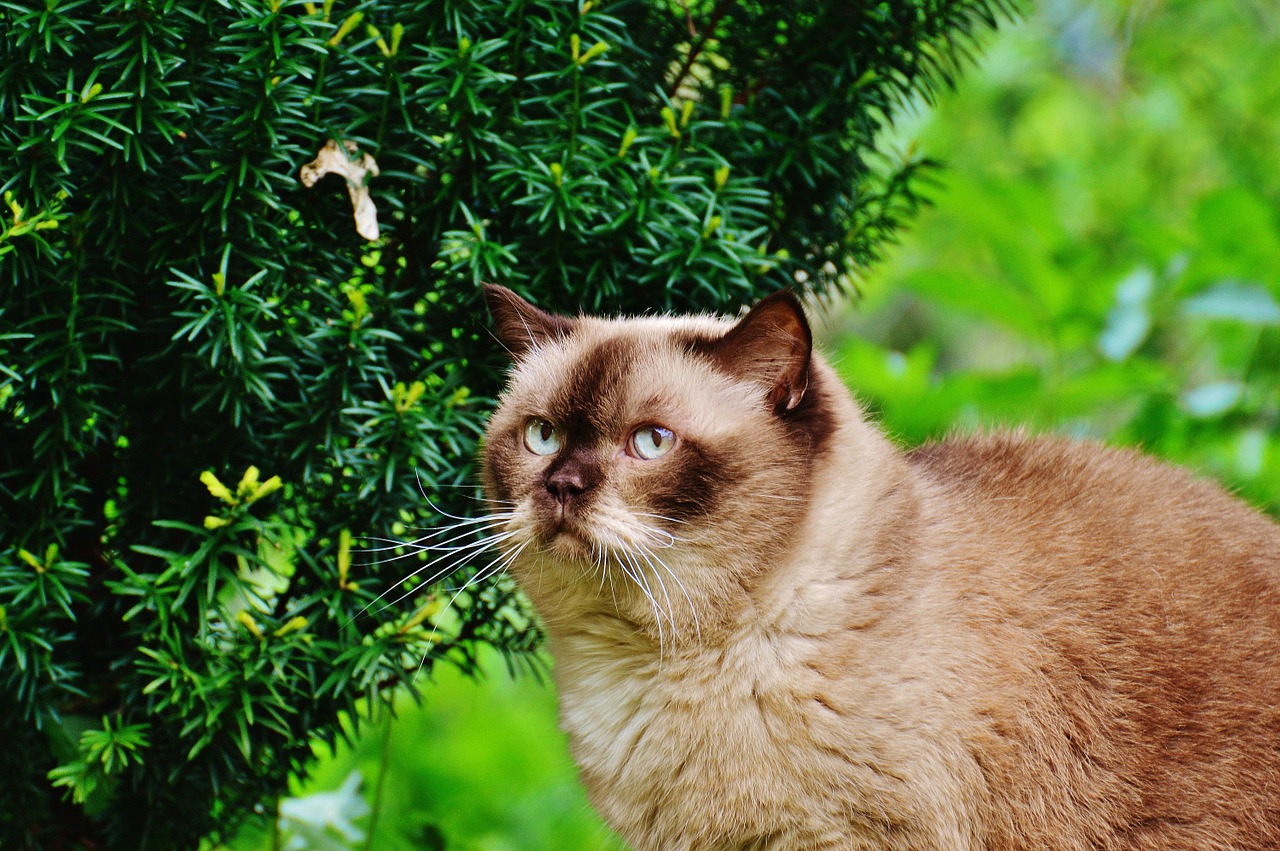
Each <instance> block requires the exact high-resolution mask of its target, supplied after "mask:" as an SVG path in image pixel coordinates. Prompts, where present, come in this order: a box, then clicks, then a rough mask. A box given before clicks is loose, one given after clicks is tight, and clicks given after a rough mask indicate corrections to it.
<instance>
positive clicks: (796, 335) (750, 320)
mask: <svg viewBox="0 0 1280 851" xmlns="http://www.w3.org/2000/svg"><path fill="white" fill-rule="evenodd" d="M711 354H712V356H713V357H714V358H715V359H716V360H717V361H719V362H720V364H721V365H722V366H724V367H725V368H726V369H727V370H728V371H729V372H731V373H733V374H734V375H741V376H744V377H747V378H750V379H752V380H754V381H756V382H757V383H759V384H760V385H761V386H762V387H763V388H764V389H765V390H766V392H767V396H766V400H767V402H768V405H769V406H770V407H771V408H773V410H774V411H776V412H777V413H779V414H781V413H784V412H786V411H790V410H792V409H793V408H795V407H796V406H797V405H799V404H800V400H801V399H803V398H804V394H805V391H806V390H808V389H809V361H810V359H811V358H812V356H813V334H812V332H811V331H810V330H809V322H808V320H807V319H805V315H804V308H803V307H801V305H800V302H799V300H798V299H797V298H796V297H795V296H794V295H792V294H791V293H789V292H786V291H783V292H777V293H774V294H773V295H771V296H767V297H765V298H764V299H761V300H760V301H759V302H757V303H756V306H755V307H753V308H751V310H750V311H749V312H748V313H747V315H746V316H744V317H743V318H742V319H740V320H739V321H738V324H737V325H735V326H733V328H732V329H730V330H729V332H728V333H727V334H725V335H724V336H723V337H721V338H720V339H719V340H717V341H716V342H715V343H714V344H713V345H712V348H711Z"/></svg>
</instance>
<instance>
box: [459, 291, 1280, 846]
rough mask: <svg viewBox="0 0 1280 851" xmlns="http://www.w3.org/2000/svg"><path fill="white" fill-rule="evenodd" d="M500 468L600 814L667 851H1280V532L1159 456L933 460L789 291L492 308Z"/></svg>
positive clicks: (504, 504) (1051, 445)
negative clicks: (855, 386)
mask: <svg viewBox="0 0 1280 851" xmlns="http://www.w3.org/2000/svg"><path fill="white" fill-rule="evenodd" d="M485 293H486V298H487V301H488V304H489V308H490V311H491V313H492V316H493V320H494V329H495V331H494V333H495V336H496V337H497V339H498V340H499V342H501V344H502V345H503V346H505V348H506V349H507V350H508V351H509V352H510V354H511V356H512V358H513V367H512V371H511V374H510V376H509V383H508V384H507V386H506V389H505V390H504V392H503V394H502V396H501V398H500V400H499V403H498V405H497V408H496V410H495V412H494V413H493V415H492V417H491V420H490V422H489V425H488V427H487V430H486V433H485V438H484V443H483V448H482V450H481V466H482V476H483V481H484V485H485V491H486V494H487V497H488V498H489V499H490V500H491V501H492V504H493V505H494V506H496V508H495V509H494V510H493V513H492V515H491V520H492V522H493V523H495V524H497V526H498V528H499V529H500V530H501V533H500V534H498V535H497V536H496V538H495V539H496V540H498V541H499V542H500V543H499V544H498V546H499V547H500V551H501V554H502V555H501V559H502V565H503V566H509V568H510V571H511V573H512V575H513V576H514V577H515V579H516V581H517V583H518V584H519V585H520V586H521V587H522V589H523V590H524V592H525V593H526V595H527V596H528V598H529V600H530V601H531V602H532V603H533V605H534V607H535V608H536V610H537V611H538V612H539V613H540V616H541V618H542V621H543V623H544V628H545V630H546V635H547V643H548V648H549V651H550V653H551V656H552V658H553V660H554V676H555V679H556V683H557V686H558V691H559V701H560V717H561V725H562V727H563V729H564V730H565V731H566V733H567V735H568V739H569V743H570V748H571V750H572V752H573V755H574V758H575V760H576V762H577V764H578V767H579V771H580V775H581V778H582V780H583V782H584V784H585V786H586V789H587V792H588V795H589V797H590V799H591V801H592V803H593V805H594V806H595V807H596V808H597V809H598V810H599V812H600V813H601V814H602V815H603V817H604V819H605V820H606V821H607V822H608V823H609V825H610V826H611V827H612V828H613V829H614V830H616V831H617V833H618V834H619V835H620V836H622V837H623V838H624V839H625V840H626V841H627V842H628V843H630V844H631V846H633V847H634V848H636V849H639V850H640V851H650V850H651V849H652V851H693V850H694V849H805V850H806V851H810V850H811V849H812V850H813V851H821V849H841V851H848V849H943V851H963V849H1063V850H1064V851H1067V849H1070V850H1071V851H1074V850H1075V849H1116V850H1117V851H1119V850H1120V849H1123V851H1137V849H1153V851H1154V849H1160V851H1171V849H1188V851H1190V849H1196V851H1212V849H1236V850H1237V851H1244V849H1264V848H1266V849H1276V848H1280V526H1277V525H1276V524H1275V523H1274V522H1273V521H1271V520H1269V519H1268V518H1266V517H1265V516H1264V515H1262V514H1260V513H1258V512H1257V511H1254V510H1253V509H1251V508H1249V507H1247V506H1246V505H1244V504H1243V503H1241V502H1239V501H1237V500H1236V499H1234V498H1232V497H1230V496H1228V495H1227V494H1226V493H1224V492H1223V491H1222V490H1221V489H1220V488H1219V487H1217V486H1216V485H1213V484H1211V483H1208V482H1205V481H1200V480H1197V479H1195V478H1193V477H1192V476H1191V475H1189V474H1188V473H1187V472H1185V471H1183V470H1180V469H1178V468H1175V467H1173V466H1169V465H1166V464H1164V463H1162V462H1159V461H1156V460H1153V459H1151V458H1148V457H1145V456H1143V455H1141V454H1139V453H1137V452H1135V451H1129V450H1118V449H1110V448H1104V447H1102V446H1098V445H1092V444H1087V443H1079V442H1071V441H1068V440H1065V439H1059V438H1051V437H1033V436H1027V435H1025V434H1022V433H1017V432H1014V433H995V434H991V435H987V436H976V437H962V438H956V439H952V440H946V441H943V442H940V443H934V444H928V445H924V446H921V447H919V448H916V449H913V450H910V451H904V450H902V449H899V448H898V447H897V446H895V445H894V444H893V443H892V442H891V441H890V440H889V439H887V438H886V436H885V435H884V434H882V433H881V432H880V431H879V430H878V428H877V427H876V426H875V425H874V424H872V423H871V422H869V421H868V419H867V418H866V417H865V416H864V415H863V412H862V411H861V409H860V408H859V406H858V405H857V403H856V402H855V401H854V398H853V397H852V396H851V395H850V393H849V392H848V391H847V390H846V389H845V388H844V387H843V386H842V385H841V383H840V381H839V379H838V378H837V376H836V374H835V372H834V371H833V369H832V368H831V367H830V366H829V365H828V364H827V363H826V362H825V361H824V360H823V359H822V358H821V357H820V356H819V355H818V354H815V353H814V350H813V342H812V335H811V332H810V329H809V324H808V322H807V320H806V317H805V314H804V311H803V308H802V306H801V304H800V303H799V302H798V300H797V299H796V298H795V297H794V296H792V295H790V294H788V293H785V292H784V293H778V294H776V295H773V296H769V297H767V298H765V299H763V300H762V301H760V302H758V303H757V304H756V305H755V306H754V307H753V308H751V310H750V311H749V312H747V313H746V314H745V315H743V316H742V317H741V318H739V319H736V320H735V319H723V318H714V317H705V316H699V317H642V318H623V319H607V318H596V317H591V316H580V317H568V316H561V315H553V314H549V313H546V312H544V311H542V310H540V309H538V308H536V307H534V306H533V305H532V304H530V303H528V302H527V301H525V300H523V299H522V298H521V297H520V296H518V295H516V294H515V293H514V292H512V291H510V290H508V289H504V288H502V287H497V286H493V285H488V286H486V289H485Z"/></svg>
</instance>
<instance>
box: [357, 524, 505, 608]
mask: <svg viewBox="0 0 1280 851" xmlns="http://www.w3.org/2000/svg"><path fill="white" fill-rule="evenodd" d="M516 534H518V533H517V532H514V531H511V532H500V533H498V534H496V535H489V536H487V537H484V538H481V539H480V540H478V541H475V542H473V543H472V544H471V545H469V546H467V547H458V548H454V549H450V550H448V551H446V552H445V554H444V555H441V556H437V557H436V558H434V559H431V560H430V561H428V562H427V563H426V564H424V565H422V566H421V567H419V568H418V569H417V570H415V571H413V572H412V573H410V574H409V575H408V576H405V577H402V578H401V579H400V580H398V581H397V582H396V583H395V584H393V585H392V586H391V587H390V588H388V589H387V590H386V591H383V592H382V593H381V594H379V595H378V596H377V597H374V598H373V599H372V600H370V601H369V603H368V604H367V605H366V606H365V607H364V608H363V609H361V610H360V611H358V612H356V614H355V617H353V618H351V619H350V620H348V621H347V623H348V624H349V623H351V622H352V621H354V620H356V618H359V617H360V616H361V615H363V614H364V613H365V612H367V611H368V610H369V609H370V608H372V607H373V606H374V605H376V604H377V603H378V602H380V601H381V600H383V599H385V598H386V597H387V596H388V595H390V594H391V593H392V592H393V591H394V590H395V588H396V586H397V585H402V584H404V583H405V582H408V581H409V580H410V579H413V578H414V577H415V576H417V575H418V574H420V573H422V572H423V571H425V570H430V569H431V568H432V567H433V566H435V565H437V564H439V563H440V562H441V561H447V562H448V564H447V565H446V566H445V567H444V568H442V569H441V570H438V571H436V572H435V573H434V574H432V575H431V576H430V577H429V578H427V579H426V580H424V581H423V582H421V583H420V586H421V585H430V584H431V583H432V582H436V581H438V580H439V579H441V578H442V577H444V576H446V575H448V574H450V573H452V572H454V571H456V570H457V569H458V568H459V567H461V566H462V564H463V563H464V562H465V561H466V560H467V559H468V558H469V557H471V556H472V555H475V554H478V553H481V552H483V551H484V550H486V549H488V548H489V547H491V546H493V545H494V544H496V543H501V542H502V541H505V540H508V539H509V538H511V537H513V536H515V535H516ZM415 554H416V553H411V554H407V555H415ZM405 557H406V556H396V557H395V558H390V559H386V560H384V561H383V562H382V563H384V564H385V563H387V562H391V561H395V560H397V559H399V558H405ZM418 590H419V588H413V589H411V590H409V591H407V592H405V593H404V594H401V595H400V596H399V597H397V598H395V599H394V600H392V601H391V602H389V603H387V604H386V605H385V606H382V607H381V608H380V609H378V610H377V611H378V612H383V611H386V610H387V609H388V608H390V607H391V606H394V605H395V604H397V603H399V602H401V601H402V600H404V599H405V598H406V597H409V596H411V595H413V594H415V593H417V591H418ZM343 625H344V626H346V624H343Z"/></svg>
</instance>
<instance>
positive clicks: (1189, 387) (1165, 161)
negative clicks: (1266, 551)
mask: <svg viewBox="0 0 1280 851" xmlns="http://www.w3.org/2000/svg"><path fill="white" fill-rule="evenodd" d="M1190 33H1194V34H1195V35H1194V37H1188V34H1190ZM1277 104H1280V12H1277V10H1276V8H1275V7H1274V6H1273V5H1271V4H1262V3H1244V4H1231V3H1189V2H1178V3H1169V4H1161V5H1159V6H1151V5H1145V4H1131V3H1126V2H1121V0H1111V2H1094V3H1075V2H1048V3H1045V4H1044V5H1043V6H1042V7H1041V8H1040V10H1039V11H1038V13H1037V15H1036V16H1035V17H1034V18H1033V20H1032V21H1030V22H1028V23H1027V24H1024V25H1022V26H1020V27H1018V28H1017V29H1016V30H1014V31H1013V32H1010V33H1009V34H1008V35H1006V36H1005V37H1004V38H1002V39H1001V40H1000V41H999V42H998V43H997V44H996V45H995V47H994V49H993V51H992V54H991V55H990V57H989V58H988V59H987V61H986V63H985V66H984V71H983V73H982V74H981V75H979V76H976V77H974V78H971V79H970V80H968V81H967V82H966V86H965V87H964V89H962V90H961V91H960V92H959V93H958V94H957V95H956V96H955V97H953V98H950V99H948V100H947V101H945V102H944V103H943V104H941V106H940V109H939V112H938V114H937V115H936V116H934V117H932V118H930V119H929V120H928V122H927V123H926V124H924V125H923V129H922V132H923V137H924V139H925V143H926V147H927V148H928V149H929V150H930V152H931V153H932V154H934V155H938V156H941V158H943V159H944V160H945V161H947V163H948V165H949V166H950V167H949V169H948V170H947V171H946V172H945V173H944V176H943V178H942V180H941V183H942V185H943V188H942V189H941V191H939V192H937V193H936V195H935V199H936V201H937V205H938V206H937V208H936V209H934V210H930V211H927V212H925V213H924V214H923V215H922V217H921V220H920V226H919V228H918V230H916V231H914V232H913V234H912V235H911V236H910V238H909V240H908V242H907V244H906V245H905V246H904V247H903V249H902V250H900V251H899V252H897V253H896V255H895V256H894V258H893V262H891V263H890V264H888V265H887V266H885V267H883V268H882V269H881V270H880V271H879V273H877V274H875V275H873V276H872V278H871V280H870V281H869V283H868V284H867V286H866V292H867V307H868V308H870V316H869V318H868V320H866V324H863V325H861V326H860V328H861V330H862V332H863V333H864V334H865V335H866V336H867V337H868V338H869V339H864V340H861V341H857V340H851V341H848V342H846V343H843V344H841V351H840V355H841V357H842V361H841V363H842V370H843V373H844V375H845V376H846V377H847V378H848V380H849V381H850V383H851V384H852V385H853V386H854V387H856V388H860V389H861V391H862V394H863V396H864V397H865V399H866V400H867V401H868V402H869V403H870V404H871V405H872V406H873V407H874V408H876V409H878V410H879V411H881V412H882V414H883V417H884V420H885V422H886V424H887V425H888V426H889V427H890V429H891V430H893V431H895V432H897V433H898V434H900V435H901V436H903V437H904V438H906V439H908V440H910V441H912V442H915V441H920V440H925V439H929V438H937V437H941V436H942V435H943V434H945V433H946V432H947V431H948V430H949V429H951V428H953V427H956V426H957V425H959V426H960V427H962V428H963V427H969V428H972V427H976V426H982V427H991V426H994V425H998V424H1015V423H1022V422H1030V423H1031V424H1032V425H1033V426H1035V427H1038V428H1052V429H1058V430H1067V431H1069V432H1072V433H1075V434H1080V435H1087V436H1093V437H1099V438H1101V437H1106V438H1109V439H1112V440H1117V441H1119V442H1123V443H1128V444H1134V445H1138V446H1142V447H1144V448H1146V449H1148V450H1150V451H1153V452H1156V453H1158V454H1161V455H1164V456H1165V457H1168V458H1170V459H1172V460H1174V461H1177V462H1180V463H1183V464H1187V465H1189V466H1190V467H1192V468H1193V469H1196V470H1199V471H1201V472H1203V473H1206V474H1209V475H1213V476H1215V477H1218V478H1221V479H1223V480H1224V481H1226V482H1227V483H1228V484H1229V485H1230V486H1232V487H1233V488H1235V489H1237V490H1239V491H1240V492H1241V493H1242V494H1243V495H1244V496H1246V497H1247V498H1249V499H1250V500H1251V501H1253V502H1255V503H1257V504H1261V505H1265V506H1267V507H1269V508H1270V509H1271V510H1272V511H1273V512H1274V511H1277V510H1280V324H1278V323H1280V212H1277V211H1280V176H1277V173H1276V171H1275V169H1274V167H1273V166H1274V151H1275V150H1276V147H1275V145H1276V140H1277V139H1278V138H1280V111H1277V109H1276V106H1277Z"/></svg>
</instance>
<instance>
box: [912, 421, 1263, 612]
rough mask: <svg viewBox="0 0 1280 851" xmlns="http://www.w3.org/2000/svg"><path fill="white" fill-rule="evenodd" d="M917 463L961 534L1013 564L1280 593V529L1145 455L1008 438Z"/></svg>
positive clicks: (968, 443) (949, 445) (991, 438)
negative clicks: (1170, 574) (1149, 566)
mask: <svg viewBox="0 0 1280 851" xmlns="http://www.w3.org/2000/svg"><path fill="white" fill-rule="evenodd" d="M907 457H908V459H909V461H910V462H911V464H912V466H913V467H914V468H915V469H916V470H917V471H918V472H919V473H920V474H921V475H922V477H923V478H924V480H925V481H926V482H928V483H929V484H930V485H931V486H932V487H933V489H934V491H935V492H936V493H938V494H940V495H944V497H945V499H946V500H947V502H948V510H958V511H959V512H960V517H959V518H958V519H959V523H960V524H961V525H963V526H966V527H968V528H969V529H970V530H971V531H976V532H980V533H981V534H982V535H983V536H984V537H986V538H987V540H1002V541H1004V542H1006V543H1007V544H1008V545H1010V547H1011V550H1009V551H1008V554H1009V556H1010V558H1013V559H1017V558H1033V559H1034V558H1040V559H1045V558H1050V559H1052V558H1053V557H1055V556H1057V557H1073V558H1074V560H1077V561H1082V562H1088V563H1096V564H1108V565H1111V566H1112V567H1114V568H1116V569H1119V570H1123V569H1124V566H1125V565H1126V564H1134V563H1136V562H1144V561H1148V560H1151V561H1159V562H1163V563H1166V564H1168V565H1170V566H1171V567H1176V566H1177V565H1179V564H1185V566H1186V569H1191V570H1194V569H1196V568H1201V571H1200V572H1201V574H1202V575H1203V574H1204V573H1217V572H1221V573H1224V578H1226V579H1229V580H1232V581H1235V580H1241V579H1244V578H1245V577H1255V578H1256V580H1257V581H1258V582H1259V583H1260V584H1259V585H1258V586H1257V588H1256V590H1257V591H1259V592H1266V591H1270V592H1272V593H1274V592H1277V591H1280V525H1277V524H1276V522H1275V521H1274V520H1272V519H1270V518H1268V517H1267V516H1266V515H1264V514H1262V513H1261V512H1259V511H1257V510H1255V509H1253V508H1251V507H1250V506H1248V505H1247V504H1245V503H1244V502H1243V501H1241V500H1239V499H1237V498H1235V497H1232V496H1231V495H1229V494H1228V493H1226V492H1225V491H1224V490H1223V489H1222V488H1221V487H1220V486H1219V485H1217V484H1216V483H1214V482H1211V481H1208V480H1206V479H1202V478H1199V477H1196V476H1194V475H1193V474H1191V473H1190V472H1189V471H1187V470H1185V469H1182V468H1180V467H1175V466H1173V465H1170V464H1166V463H1164V462H1162V461H1159V460H1157V459H1154V458H1151V457H1149V456H1146V455H1143V454H1141V453H1139V452H1136V451H1133V450H1127V449H1113V448H1108V447H1104V446H1101V445H1098V444H1093V443H1087V442H1078V441H1071V440H1066V439H1062V438H1054V437H1033V436H1028V435H1025V434H1023V433H1019V432H1008V433H999V434H993V435H983V436H974V437H964V438H957V439H953V440H948V441H945V442H942V443H935V444H926V445H924V446H921V447H919V448H917V449H915V450H914V451H912V452H910V453H908V456H907ZM1277 614H1278V616H1280V612H1278V613H1277Z"/></svg>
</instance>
